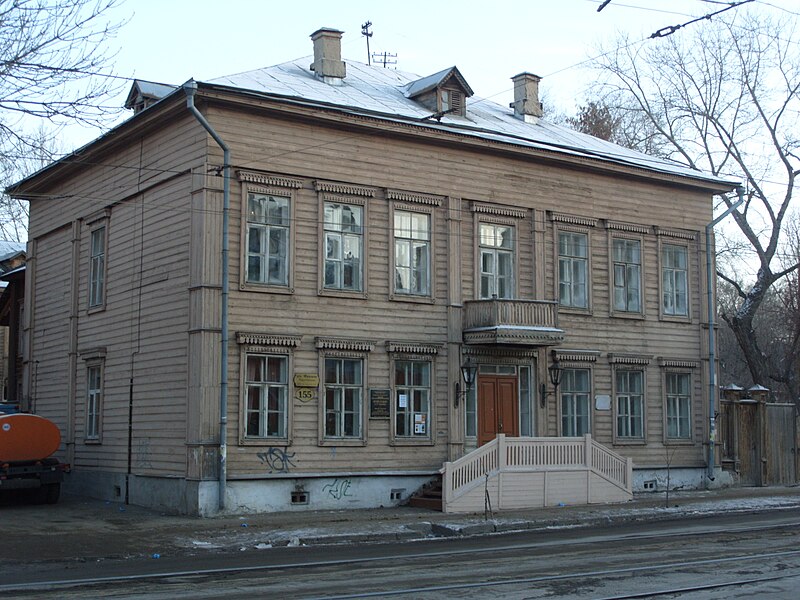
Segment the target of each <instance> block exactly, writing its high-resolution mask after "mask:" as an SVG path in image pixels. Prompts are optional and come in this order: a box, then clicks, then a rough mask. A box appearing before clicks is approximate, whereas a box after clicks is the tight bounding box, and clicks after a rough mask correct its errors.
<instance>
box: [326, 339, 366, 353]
mask: <svg viewBox="0 0 800 600" xmlns="http://www.w3.org/2000/svg"><path fill="white" fill-rule="evenodd" d="M376 343H377V342H375V340H359V339H353V338H328V337H318V338H316V344H317V349H318V350H344V351H347V352H372V350H374V349H375V344H376Z"/></svg>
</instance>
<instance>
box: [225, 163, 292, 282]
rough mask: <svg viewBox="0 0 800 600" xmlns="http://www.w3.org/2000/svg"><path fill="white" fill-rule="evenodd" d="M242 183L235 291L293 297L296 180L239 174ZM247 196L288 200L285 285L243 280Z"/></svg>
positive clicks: (244, 277)
mask: <svg viewBox="0 0 800 600" xmlns="http://www.w3.org/2000/svg"><path fill="white" fill-rule="evenodd" d="M237 174H238V176H239V179H240V181H241V182H242V197H241V227H240V231H239V242H240V243H239V289H241V290H246V291H250V292H266V293H272V294H294V276H295V266H296V260H295V237H296V235H297V208H298V207H297V205H298V201H297V195H298V190H299V189H301V188H302V187H303V182H302V181H300V180H299V179H292V178H288V177H282V176H277V175H269V174H264V173H255V172H251V171H239V172H238V173H237ZM250 194H265V195H272V196H280V197H284V198H288V199H289V236H288V240H287V246H288V247H287V250H286V251H287V254H288V256H287V261H286V262H287V265H286V268H287V270H288V273H287V284H286V285H277V284H269V283H258V282H254V281H248V280H247V262H248V261H247V253H248V244H247V239H248V221H247V205H248V197H249V195H250Z"/></svg>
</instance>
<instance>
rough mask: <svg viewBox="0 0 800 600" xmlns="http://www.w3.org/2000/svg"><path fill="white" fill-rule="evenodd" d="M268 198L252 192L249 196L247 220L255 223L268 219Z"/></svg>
mask: <svg viewBox="0 0 800 600" xmlns="http://www.w3.org/2000/svg"><path fill="white" fill-rule="evenodd" d="M265 204H266V198H265V197H264V196H256V195H254V194H250V195H249V196H248V198H247V220H248V221H250V222H253V223H264V222H265V221H266V208H265Z"/></svg>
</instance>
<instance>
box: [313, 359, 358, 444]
mask: <svg viewBox="0 0 800 600" xmlns="http://www.w3.org/2000/svg"><path fill="white" fill-rule="evenodd" d="M328 360H357V361H360V363H361V385H360V388H359V389H360V395H361V398H360V403H359V410H360V413H359V427H360V430H359V435H357V436H329V435H327V433H326V416H327V406H326V404H327V385H328V383H327V382H326V380H325V377H326V362H327V361H328ZM319 373H320V379H319V386H320V390H319V403H318V404H319V431H318V445H319V446H366V445H367V439H368V437H367V436H368V427H369V412H368V410H369V407H368V406H367V402H368V390H369V386H368V385H367V384H368V374H369V361H368V357H367V354H366V353H362V352H338V351H326V350H323V351H320V353H319ZM331 385H337V386H338V385H344V384H337V383H334V384H331ZM350 387H354V386H350Z"/></svg>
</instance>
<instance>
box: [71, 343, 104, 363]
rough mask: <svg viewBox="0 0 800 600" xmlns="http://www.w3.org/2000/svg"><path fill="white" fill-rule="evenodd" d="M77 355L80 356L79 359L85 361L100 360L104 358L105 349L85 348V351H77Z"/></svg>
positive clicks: (102, 347)
mask: <svg viewBox="0 0 800 600" xmlns="http://www.w3.org/2000/svg"><path fill="white" fill-rule="evenodd" d="M78 354H80V356H81V358H82V359H83V360H85V361H97V360H102V359H104V358H105V357H106V347H105V346H98V347H97V348H86V349H85V350H79V351H78Z"/></svg>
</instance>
